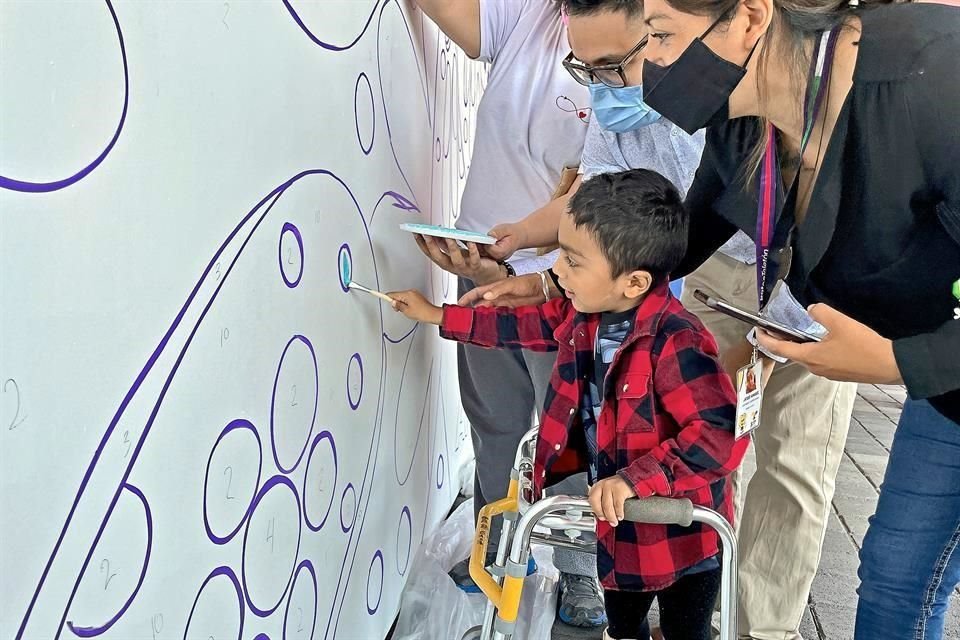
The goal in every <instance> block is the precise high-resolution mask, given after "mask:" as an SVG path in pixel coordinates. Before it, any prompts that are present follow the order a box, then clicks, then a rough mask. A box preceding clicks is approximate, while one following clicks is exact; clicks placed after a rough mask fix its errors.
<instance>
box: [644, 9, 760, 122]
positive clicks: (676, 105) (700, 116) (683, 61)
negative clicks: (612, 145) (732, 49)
mask: <svg viewBox="0 0 960 640" xmlns="http://www.w3.org/2000/svg"><path fill="white" fill-rule="evenodd" d="M725 17H726V15H722V16H720V17H719V18H717V20H716V22H714V23H713V24H712V25H710V28H709V29H707V30H706V31H704V33H703V35H702V36H700V37H699V38H697V39H696V40H694V41H693V42H691V43H690V45H689V46H688V47H687V48H686V49H684V51H683V53H681V54H680V57H679V58H677V60H676V61H675V62H674V63H673V64H670V65H667V66H665V67H664V66H660V65H658V64H654V63H652V62H650V61H649V60H644V61H643V101H644V102H645V103H647V105H648V106H649V107H651V108H652V109H655V110H657V111H658V112H660V115H662V116H663V117H664V118H666V119H667V120H670V121H671V122H673V123H674V124H675V125H677V126H678V127H680V128H681V129H683V130H684V131H686V132H687V133H689V134H693V133H694V132H695V131H697V130H698V129H703V128H704V127H709V126H711V125H715V124H720V123H722V122H725V121H726V120H727V116H728V114H729V100H730V94H731V93H733V90H734V89H736V88H737V85H738V84H740V81H741V80H742V79H743V76H744V75H745V74H746V73H747V70H746V66H747V63H749V62H750V58H752V57H753V52H754V51H756V49H757V44H759V43H760V41H759V40H757V44H754V45H753V49H751V50H750V55H748V56H747V60H746V62H744V63H743V66H742V67H739V66H737V65H735V64H733V63H732V62H729V61H727V60H724V59H723V58H721V57H720V56H718V55H717V54H715V53H714V52H713V51H711V50H710V48H709V47H708V46H707V45H705V44H704V43H703V39H704V38H706V37H707V34H709V33H710V32H711V31H713V29H714V27H716V26H717V25H718V24H719V23H720V21H721V20H722V19H723V18H725Z"/></svg>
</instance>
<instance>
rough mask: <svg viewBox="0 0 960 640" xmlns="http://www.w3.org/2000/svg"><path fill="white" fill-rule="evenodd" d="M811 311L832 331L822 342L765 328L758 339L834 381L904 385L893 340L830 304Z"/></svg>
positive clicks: (782, 354)
mask: <svg viewBox="0 0 960 640" xmlns="http://www.w3.org/2000/svg"><path fill="white" fill-rule="evenodd" d="M807 312H808V313H809V314H810V317H812V318H813V319H814V320H816V321H817V322H819V323H820V324H822V325H823V326H824V327H826V329H827V331H829V333H828V334H827V336H826V337H824V339H823V341H822V342H808V343H806V344H798V343H795V342H789V341H787V340H780V339H778V338H775V337H773V336H772V335H771V334H769V333H767V332H766V331H763V330H762V329H757V340H758V341H759V342H760V344H761V345H763V348H764V349H766V350H768V351H770V352H771V353H774V354H776V355H778V356H781V357H784V358H789V359H790V360H793V361H795V362H799V363H800V364H802V365H803V366H805V367H806V368H807V369H809V370H810V371H811V372H812V373H814V374H816V375H818V376H823V377H824V378H828V379H830V380H839V381H844V382H864V383H867V384H902V379H901V377H900V369H899V368H898V367H897V360H896V358H895V357H894V355H893V342H892V341H890V340H887V339H886V338H884V337H883V336H881V335H880V334H879V333H877V332H876V331H874V330H873V329H871V328H870V327H868V326H867V325H865V324H861V323H860V322H857V321H856V320H854V319H853V318H851V317H850V316H846V315H844V314H842V313H840V312H839V311H837V310H836V309H834V308H832V307H830V306H828V305H825V304H815V305H812V306H811V307H810V308H809V309H807Z"/></svg>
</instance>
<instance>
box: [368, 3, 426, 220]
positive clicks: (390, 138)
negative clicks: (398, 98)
mask: <svg viewBox="0 0 960 640" xmlns="http://www.w3.org/2000/svg"><path fill="white" fill-rule="evenodd" d="M390 4H395V2H394V1H393V0H387V2H384V3H383V7H382V8H381V9H380V17H379V19H378V20H377V78H378V80H379V81H380V105H381V107H382V108H383V121H384V123H386V125H387V140H388V141H389V143H390V153H391V154H393V161H394V164H396V166H397V170H398V171H399V172H400V177H401V178H403V182H404V184H406V185H407V190H408V191H409V192H410V194H411V195H412V196H413V202H414V203H416V199H417V194H416V193H415V192H414V190H413V187H411V186H410V180H408V179H407V174H406V173H404V171H403V167H401V166H400V158H398V157H397V150H396V148H395V147H394V145H393V132H392V130H391V129H390V113H389V111H387V99H386V96H384V93H383V69H382V68H381V65H380V27H381V26H382V24H383V12H384V11H385V10H386V8H387V7H388V6H389V5H390ZM395 6H396V7H397V10H398V11H400V9H399V5H396V4H395ZM400 18H401V20H403V26H404V27H405V28H406V30H407V38H408V39H409V41H410V48H411V49H413V52H414V60H417V61H418V62H417V65H418V67H417V77H418V78H419V77H420V69H419V64H420V63H419V57H418V56H417V55H416V52H417V48H416V46H415V45H414V43H413V35H412V34H411V33H410V25H408V24H407V20H406V17H405V16H404V15H403V11H400ZM421 88H422V90H423V104H424V108H425V110H426V112H427V117H429V116H430V101H429V98H428V97H427V88H426V86H423V82H422V81H421ZM431 125H432V123H431ZM415 206H416V207H417V210H418V211H419V210H420V205H419V204H415Z"/></svg>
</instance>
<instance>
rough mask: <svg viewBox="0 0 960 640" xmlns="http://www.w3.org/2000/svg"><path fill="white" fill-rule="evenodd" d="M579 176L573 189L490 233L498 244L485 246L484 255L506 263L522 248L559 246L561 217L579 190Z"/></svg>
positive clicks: (498, 226) (571, 187)
mask: <svg viewBox="0 0 960 640" xmlns="http://www.w3.org/2000/svg"><path fill="white" fill-rule="evenodd" d="M580 178H581V177H580V176H577V179H576V180H574V181H573V184H572V185H571V186H570V190H569V191H568V192H567V193H566V194H565V195H562V196H560V197H559V198H556V199H554V200H551V201H550V202H548V203H547V204H545V205H543V206H542V207H540V208H539V209H537V210H536V211H534V212H533V213H531V214H530V215H528V216H527V217H526V218H524V219H523V220H520V221H519V222H512V223H508V224H498V225H497V226H495V227H494V228H493V229H491V230H490V232H489V233H490V235H491V236H493V237H494V238H496V239H497V244H495V245H490V246H487V247H484V252H485V253H486V254H487V255H489V256H490V257H491V258H494V259H496V260H506V259H507V258H509V257H510V256H511V255H513V253H514V252H515V251H518V250H520V249H534V248H539V247H550V246H553V245H555V244H557V234H558V230H559V229H560V217H561V216H562V215H563V214H564V212H566V210H567V205H568V204H569V203H570V198H572V197H573V195H574V194H575V193H576V192H577V189H579V188H580V181H581V180H580Z"/></svg>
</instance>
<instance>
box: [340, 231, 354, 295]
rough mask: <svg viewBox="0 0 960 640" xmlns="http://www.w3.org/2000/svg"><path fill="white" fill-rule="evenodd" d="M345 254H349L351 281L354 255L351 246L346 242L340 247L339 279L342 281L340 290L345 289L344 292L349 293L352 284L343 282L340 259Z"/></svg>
mask: <svg viewBox="0 0 960 640" xmlns="http://www.w3.org/2000/svg"><path fill="white" fill-rule="evenodd" d="M344 253H346V254H347V261H348V263H349V264H350V279H351V280H353V253H352V252H351V251H350V245H348V244H347V243H346V242H344V243H343V244H342V245H340V250H339V251H337V278H338V279H339V280H340V288H341V289H343V292H344V293H349V291H350V283H349V282H344V281H343V268H342V267H341V266H340V258H341V257H342V256H343V254H344Z"/></svg>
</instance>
